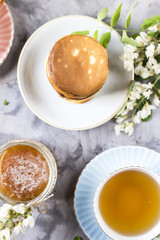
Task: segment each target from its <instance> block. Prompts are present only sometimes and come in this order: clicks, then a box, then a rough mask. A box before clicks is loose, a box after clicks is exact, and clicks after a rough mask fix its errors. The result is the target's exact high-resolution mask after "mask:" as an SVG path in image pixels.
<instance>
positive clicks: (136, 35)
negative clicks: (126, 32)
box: [130, 33, 140, 39]
mask: <svg viewBox="0 0 160 240" xmlns="http://www.w3.org/2000/svg"><path fill="white" fill-rule="evenodd" d="M139 35H140V34H139V33H134V34H132V35H131V36H130V37H131V38H133V39H136V37H138V36H139Z"/></svg>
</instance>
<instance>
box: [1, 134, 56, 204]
mask: <svg viewBox="0 0 160 240" xmlns="http://www.w3.org/2000/svg"><path fill="white" fill-rule="evenodd" d="M18 145H26V146H30V147H33V148H35V149H36V150H38V151H39V152H40V153H41V154H42V155H43V156H44V158H45V160H46V161H47V164H48V167H49V173H50V174H49V180H48V183H47V185H46V187H45V189H44V190H43V192H42V193H41V194H40V195H38V196H37V197H36V198H33V199H31V200H29V201H18V200H14V199H11V198H9V197H7V196H6V195H4V194H3V193H2V192H1V191H0V199H1V200H2V201H4V202H6V203H9V204H12V205H15V204H19V203H24V204H31V205H36V204H37V203H39V202H43V200H45V199H46V198H47V197H48V196H49V195H50V194H51V193H52V191H53V189H54V187H55V185H56V181H57V163H56V159H55V157H54V156H53V154H52V153H51V151H50V150H49V149H48V148H47V147H46V146H45V145H44V144H42V143H40V142H38V141H36V140H31V139H24V138H20V139H14V140H11V141H9V142H7V143H5V144H3V145H1V146H0V154H1V153H2V152H3V151H5V150H6V149H8V148H9V147H12V146H18Z"/></svg>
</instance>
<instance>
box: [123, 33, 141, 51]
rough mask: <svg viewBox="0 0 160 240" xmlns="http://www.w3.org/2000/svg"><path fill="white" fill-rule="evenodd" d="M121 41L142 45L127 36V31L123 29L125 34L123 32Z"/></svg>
mask: <svg viewBox="0 0 160 240" xmlns="http://www.w3.org/2000/svg"><path fill="white" fill-rule="evenodd" d="M121 42H122V43H127V44H130V45H132V46H135V47H140V45H139V44H138V43H137V42H136V41H135V40H134V39H132V38H129V37H128V36H127V33H126V31H125V30H123V34H122V37H121Z"/></svg>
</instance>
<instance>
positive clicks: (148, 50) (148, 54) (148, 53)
mask: <svg viewBox="0 0 160 240" xmlns="http://www.w3.org/2000/svg"><path fill="white" fill-rule="evenodd" d="M154 53H155V46H154V45H153V44H150V45H149V46H148V47H146V51H145V54H146V57H147V58H151V57H153V56H154Z"/></svg>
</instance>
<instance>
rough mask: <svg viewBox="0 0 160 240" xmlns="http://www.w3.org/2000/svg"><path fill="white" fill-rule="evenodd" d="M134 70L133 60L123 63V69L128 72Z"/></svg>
mask: <svg viewBox="0 0 160 240" xmlns="http://www.w3.org/2000/svg"><path fill="white" fill-rule="evenodd" d="M133 68H134V65H133V60H125V61H124V69H125V70H127V71H128V72H129V71H131V70H132V69H133Z"/></svg>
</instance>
